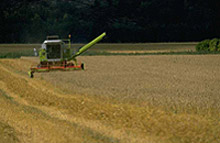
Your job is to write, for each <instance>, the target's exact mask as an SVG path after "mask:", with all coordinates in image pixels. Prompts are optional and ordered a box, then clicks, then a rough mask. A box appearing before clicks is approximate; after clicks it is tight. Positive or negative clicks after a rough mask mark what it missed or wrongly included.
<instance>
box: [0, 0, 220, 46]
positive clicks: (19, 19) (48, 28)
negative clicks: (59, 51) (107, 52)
mask: <svg viewBox="0 0 220 143" xmlns="http://www.w3.org/2000/svg"><path fill="white" fill-rule="evenodd" d="M219 6H220V2H215V1H209V2H207V1H206V0H2V2H1V5H0V43H41V42H42V41H43V40H44V39H45V37H46V36H47V35H59V36H60V37H62V38H66V37H67V36H68V34H71V35H72V41H73V42H87V41H89V40H91V39H92V38H93V37H96V36H97V35H99V34H101V33H102V32H107V35H108V36H107V38H106V39H105V40H104V42H118V43H121V42H173V41H176V42H177V41H200V40H203V39H206V38H214V37H218V36H219V33H220V28H219V24H220V20H219V19H220V10H219Z"/></svg>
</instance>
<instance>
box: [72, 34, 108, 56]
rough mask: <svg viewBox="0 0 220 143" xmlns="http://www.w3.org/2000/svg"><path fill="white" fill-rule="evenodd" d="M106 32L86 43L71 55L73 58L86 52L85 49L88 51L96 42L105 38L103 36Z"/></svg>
mask: <svg viewBox="0 0 220 143" xmlns="http://www.w3.org/2000/svg"><path fill="white" fill-rule="evenodd" d="M105 35H106V33H105V32H104V33H102V34H101V35H100V36H98V37H97V38H95V39H94V40H92V41H91V42H89V43H88V44H86V45H85V46H83V47H82V48H81V49H80V50H79V51H78V52H77V53H76V54H75V55H73V56H72V57H71V59H74V58H75V57H77V56H79V55H81V54H82V53H84V52H85V51H87V50H88V49H89V48H91V47H92V46H93V45H95V44H96V43H98V42H99V41H101V40H102V39H103V37H105Z"/></svg>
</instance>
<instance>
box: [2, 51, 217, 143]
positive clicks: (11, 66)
mask: <svg viewBox="0 0 220 143" xmlns="http://www.w3.org/2000/svg"><path fill="white" fill-rule="evenodd" d="M79 60H81V61H84V62H85V63H86V70H85V71H74V72H50V73H40V74H37V73H36V74H35V79H29V78H28V77H27V75H26V71H27V70H28V67H29V66H30V63H35V62H36V61H37V60H36V59H30V58H25V59H17V60H7V59H6V60H1V61H0V71H1V75H0V79H1V82H0V87H1V90H2V91H4V93H5V94H7V95H8V96H11V97H13V99H8V98H4V99H1V103H2V104H1V105H0V107H1V116H0V121H4V122H6V123H7V124H9V125H10V126H11V127H13V128H15V130H16V131H18V132H19V133H20V134H18V139H20V140H21V141H22V142H28V141H30V140H32V141H33V142H39V139H41V140H42V141H43V142H46V141H47V140H50V141H56V142H65V141H66V142H68V141H70V142H71V141H72V142H74V141H75V142H79V141H80V142H82V141H87V142H155V143H157V142H163V143H169V142H198V143H199V142H201V143H206V142H207V143H208V142H216V143H217V142H219V141H220V123H219V115H220V112H219V111H220V105H219V103H220V102H219V101H220V99H219V98H220V97H219V81H220V76H219V72H220V63H219V62H218V61H219V60H220V57H219V56H218V55H202V56H201V55H197V56H195V55H194V56H189V55H188V56H187V55H185V56H180V55H179V56H175V55H170V56H107V57H105V56H93V57H80V58H79ZM6 103H7V104H6ZM21 111H22V112H21ZM20 112H21V113H20ZM12 113H13V114H12ZM3 115H7V116H3ZM21 119H23V122H21V121H20V120H21ZM25 121H28V122H27V123H25ZM22 125H26V126H27V129H26V130H24V128H22ZM59 130H60V131H61V132H59Z"/></svg>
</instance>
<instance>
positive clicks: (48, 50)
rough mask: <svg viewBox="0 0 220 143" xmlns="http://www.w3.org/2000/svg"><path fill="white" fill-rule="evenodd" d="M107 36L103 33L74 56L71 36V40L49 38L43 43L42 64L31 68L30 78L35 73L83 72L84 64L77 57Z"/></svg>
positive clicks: (40, 54)
mask: <svg viewBox="0 0 220 143" xmlns="http://www.w3.org/2000/svg"><path fill="white" fill-rule="evenodd" d="M105 35H106V33H102V34H101V35H100V36H98V37H97V38H95V39H94V40H92V41H91V42H89V43H88V44H86V45H84V46H83V47H81V48H80V49H79V51H78V52H76V53H73V54H71V40H70V38H71V35H69V39H59V37H58V36H47V40H45V41H44V42H43V44H42V46H41V49H40V50H39V56H40V64H38V65H37V66H32V67H31V68H30V71H29V72H28V74H29V76H30V77H31V78H33V77H34V73H35V72H49V71H54V70H62V71H69V70H83V69H84V64H83V63H79V62H77V59H76V57H77V56H79V55H81V54H82V53H84V52H86V51H87V50H88V49H89V48H91V47H92V46H93V45H95V44H96V43H97V42H99V41H101V40H102V39H103V37H105Z"/></svg>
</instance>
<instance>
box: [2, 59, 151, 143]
mask: <svg viewBox="0 0 220 143" xmlns="http://www.w3.org/2000/svg"><path fill="white" fill-rule="evenodd" d="M7 62H9V63H10V61H7ZM0 72H1V75H0V79H1V82H0V87H1V89H2V90H3V91H4V92H5V93H6V94H8V95H10V96H11V97H13V98H14V100H15V101H16V103H18V104H17V105H19V106H24V107H25V108H28V109H29V108H30V110H34V112H39V113H40V115H35V114H33V115H32V116H33V117H30V118H37V119H38V120H41V121H42V122H43V121H44V120H45V119H44V117H42V116H41V114H43V115H47V116H49V118H52V120H53V123H51V121H50V119H49V120H48V118H46V121H47V122H49V123H45V124H44V125H45V126H47V124H53V126H55V125H54V124H56V123H55V122H56V120H58V121H60V120H61V121H65V122H67V124H74V125H76V126H77V127H75V128H76V129H74V131H76V132H77V131H78V130H81V131H79V132H81V133H80V135H79V136H82V135H84V136H86V140H89V142H92V140H94V141H95V142H98V141H101V142H102V141H104V142H119V140H120V141H122V142H128V141H132V140H133V141H136V140H139V142H140V141H146V139H147V140H152V139H150V138H149V139H148V138H146V137H145V138H142V139H138V138H136V137H135V136H132V135H130V136H129V137H128V136H127V133H126V132H125V131H123V130H120V129H117V130H114V129H113V128H111V127H109V126H108V125H107V126H106V125H103V124H102V123H99V122H98V121H93V119H95V120H96V119H100V118H106V116H107V115H106V114H105V113H104V112H105V110H108V109H109V110H111V108H112V107H111V105H108V106H105V105H104V104H103V108H104V110H101V111H100V104H102V103H101V102H100V101H98V100H97V101H95V102H94V101H92V100H91V99H86V98H82V97H79V96H71V95H69V96H68V95H62V94H57V93H55V92H54V91H52V89H50V86H49V87H46V85H47V84H46V83H44V81H40V80H37V79H36V80H32V79H29V78H28V77H24V76H22V75H21V74H17V73H15V72H12V71H11V69H10V70H9V69H7V66H5V65H4V66H2V65H1V64H0ZM14 108H15V107H11V108H9V109H12V111H10V112H14V111H13V110H14ZM18 110H22V109H20V108H19V109H18ZM113 110H117V109H114V108H113ZM90 111H91V112H90ZM1 112H6V111H1ZM4 114H7V113H4ZM85 114H86V115H85ZM112 114H113V113H112ZM10 116H13V115H11V114H10ZM10 116H5V117H4V118H5V119H7V118H10ZM21 116H26V115H21ZM35 116H37V117H35ZM39 116H40V117H39ZM2 118H3V117H2ZM15 118H16V119H17V117H15ZM28 118H29V116H28V117H26V119H25V120H29V119H28ZM89 119H92V120H89ZM54 120H55V121H54ZM6 122H10V121H7V120H6ZM15 122H16V123H17V121H13V123H15ZM32 122H35V121H32ZM10 123H11V122H10ZM21 124H26V123H24V122H22V123H21ZM37 124H38V122H37V123H36V125H34V124H27V126H28V127H29V129H28V130H29V131H28V132H27V133H26V132H24V131H23V128H21V126H22V125H20V124H12V126H13V127H15V128H16V130H17V131H19V132H24V134H25V135H27V137H26V138H25V137H24V138H25V139H23V136H22V137H20V138H22V142H29V139H30V138H32V139H33V140H32V141H35V140H37V139H36V138H35V137H33V135H32V136H31V135H30V134H31V133H32V132H34V133H35V134H36V133H37V132H38V130H39V128H37V127H36V126H38V125H37ZM40 124H42V123H40ZM18 126H19V127H18ZM39 126H40V125H39ZM35 127H36V128H35ZM54 128H55V127H54ZM67 128H68V127H67ZM79 128H80V129H79ZM32 130H34V131H32ZM53 130H54V131H55V132H56V131H57V130H58V129H57V128H55V129H53ZM49 132H51V131H49ZM49 132H44V134H45V135H47V133H49ZM64 133H65V132H64ZM38 134H39V133H38ZM54 134H57V133H54ZM39 136H40V135H39ZM37 138H38V137H37ZM40 138H41V139H42V140H43V141H45V140H44V137H43V136H40ZM51 138H52V137H51ZM55 138H56V137H55ZM74 138H75V137H74ZM79 139H80V138H79ZM69 140H71V139H70V138H69ZM90 140H91V141H90Z"/></svg>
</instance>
